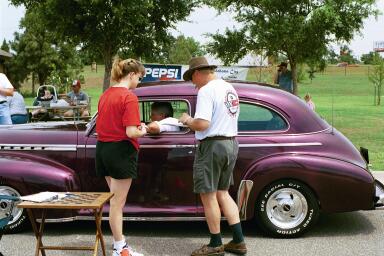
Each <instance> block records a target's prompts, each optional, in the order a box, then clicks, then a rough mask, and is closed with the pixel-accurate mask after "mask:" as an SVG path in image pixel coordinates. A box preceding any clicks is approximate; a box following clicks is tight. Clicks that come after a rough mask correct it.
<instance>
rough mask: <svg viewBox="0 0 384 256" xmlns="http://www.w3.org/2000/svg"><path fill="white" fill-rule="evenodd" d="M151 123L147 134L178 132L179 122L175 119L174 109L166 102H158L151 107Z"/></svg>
mask: <svg viewBox="0 0 384 256" xmlns="http://www.w3.org/2000/svg"><path fill="white" fill-rule="evenodd" d="M151 121H152V122H151V123H150V124H148V126H147V132H148V133H151V134H159V133H161V132H178V131H180V128H179V125H180V123H179V120H178V119H176V118H173V108H172V105H171V103H169V102H166V101H156V102H154V103H152V105H151Z"/></svg>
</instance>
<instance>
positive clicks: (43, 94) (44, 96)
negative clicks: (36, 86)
mask: <svg viewBox="0 0 384 256" xmlns="http://www.w3.org/2000/svg"><path fill="white" fill-rule="evenodd" d="M51 100H53V95H52V94H51V92H50V91H49V90H48V89H47V87H46V86H43V87H41V88H40V90H39V94H38V96H37V97H36V98H35V100H34V101H33V106H40V105H41V102H42V101H51Z"/></svg>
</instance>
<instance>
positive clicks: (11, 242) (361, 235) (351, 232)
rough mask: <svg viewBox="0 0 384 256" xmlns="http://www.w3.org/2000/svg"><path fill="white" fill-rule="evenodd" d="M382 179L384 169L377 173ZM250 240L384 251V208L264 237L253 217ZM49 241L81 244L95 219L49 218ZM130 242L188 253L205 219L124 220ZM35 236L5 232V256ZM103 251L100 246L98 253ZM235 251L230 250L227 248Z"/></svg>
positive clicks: (293, 248)
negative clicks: (290, 235)
mask: <svg viewBox="0 0 384 256" xmlns="http://www.w3.org/2000/svg"><path fill="white" fill-rule="evenodd" d="M375 176H376V177H378V178H379V180H381V181H382V182H383V181H384V172H383V173H379V174H376V173H375ZM222 227H223V232H222V233H223V240H224V242H227V241H229V240H230V239H231V232H230V230H229V228H228V226H227V225H226V224H225V223H224V222H223V224H222ZM243 227H244V234H245V238H246V242H247V246H248V251H249V252H248V254H247V255H263V256H268V255H271V256H272V255H273V256H275V255H284V256H289V255H292V256H293V255H294V256H301V255H302V256H304V255H305V256H311V255H314V256H315V255H316V256H323V255H324V256H333V255H335V256H336V255H337V256H350V255H361V256H363V255H364V256H366V255H370V256H371V255H372V256H382V255H384V242H383V241H384V210H376V211H358V212H352V213H339V214H321V215H320V218H319V221H318V223H317V224H316V225H315V226H314V227H313V229H312V230H310V231H309V232H308V233H307V234H305V235H304V236H303V237H300V238H295V239H276V238H270V237H265V236H264V235H263V234H262V233H261V232H260V231H259V230H258V229H257V228H256V227H255V226H254V225H253V223H250V222H245V223H243ZM45 230H46V231H45V236H44V237H43V243H44V244H45V245H64V246H83V245H91V244H92V242H93V241H94V232H95V227H94V224H93V223H92V222H70V223H61V224H47V225H46V228H45ZM124 230H125V235H126V237H127V240H128V242H129V244H130V245H131V246H132V247H134V248H135V249H137V250H138V251H139V252H141V253H143V254H144V255H146V256H147V255H153V256H155V255H156V256H159V255H164V256H165V255H190V253H191V252H192V251H193V250H194V249H196V248H199V247H200V246H201V245H203V244H204V243H207V241H208V239H209V238H208V229H207V226H206V224H205V223H204V222H193V223H191V222H175V223H161V222H129V223H125V226H124ZM103 231H104V238H105V241H106V246H107V248H108V253H107V255H108V256H109V255H111V243H112V236H111V233H110V231H109V226H108V223H107V222H103ZM35 242H36V240H35V237H34V234H33V233H32V231H25V232H23V233H19V234H6V235H4V236H3V238H2V240H1V241H0V252H2V253H3V254H4V256H29V255H34V251H35ZM46 255H47V256H50V255H73V256H75V255H76V256H80V255H81V256H83V255H92V253H91V252H84V251H80V252H79V251H47V252H46ZM98 255H102V253H101V251H100V250H99V254H98ZM226 255H231V254H226Z"/></svg>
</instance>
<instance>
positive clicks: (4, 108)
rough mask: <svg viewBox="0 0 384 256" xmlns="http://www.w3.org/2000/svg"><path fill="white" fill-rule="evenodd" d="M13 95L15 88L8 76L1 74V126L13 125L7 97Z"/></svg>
mask: <svg viewBox="0 0 384 256" xmlns="http://www.w3.org/2000/svg"><path fill="white" fill-rule="evenodd" d="M12 95H13V86H12V84H11V82H9V80H8V78H7V76H6V75H5V74H3V73H0V125H2V124H12V119H11V113H10V111H9V104H8V102H7V96H12Z"/></svg>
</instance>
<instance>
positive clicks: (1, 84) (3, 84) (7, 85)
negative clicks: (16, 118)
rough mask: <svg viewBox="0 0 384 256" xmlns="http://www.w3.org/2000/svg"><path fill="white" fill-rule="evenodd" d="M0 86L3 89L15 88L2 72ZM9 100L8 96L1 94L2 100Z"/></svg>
mask: <svg viewBox="0 0 384 256" xmlns="http://www.w3.org/2000/svg"><path fill="white" fill-rule="evenodd" d="M0 87H1V88H3V89H13V86H12V84H11V82H9V80H8V78H7V76H6V75H4V74H3V73H0ZM3 100H7V97H6V96H4V95H2V94H0V101H3Z"/></svg>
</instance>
